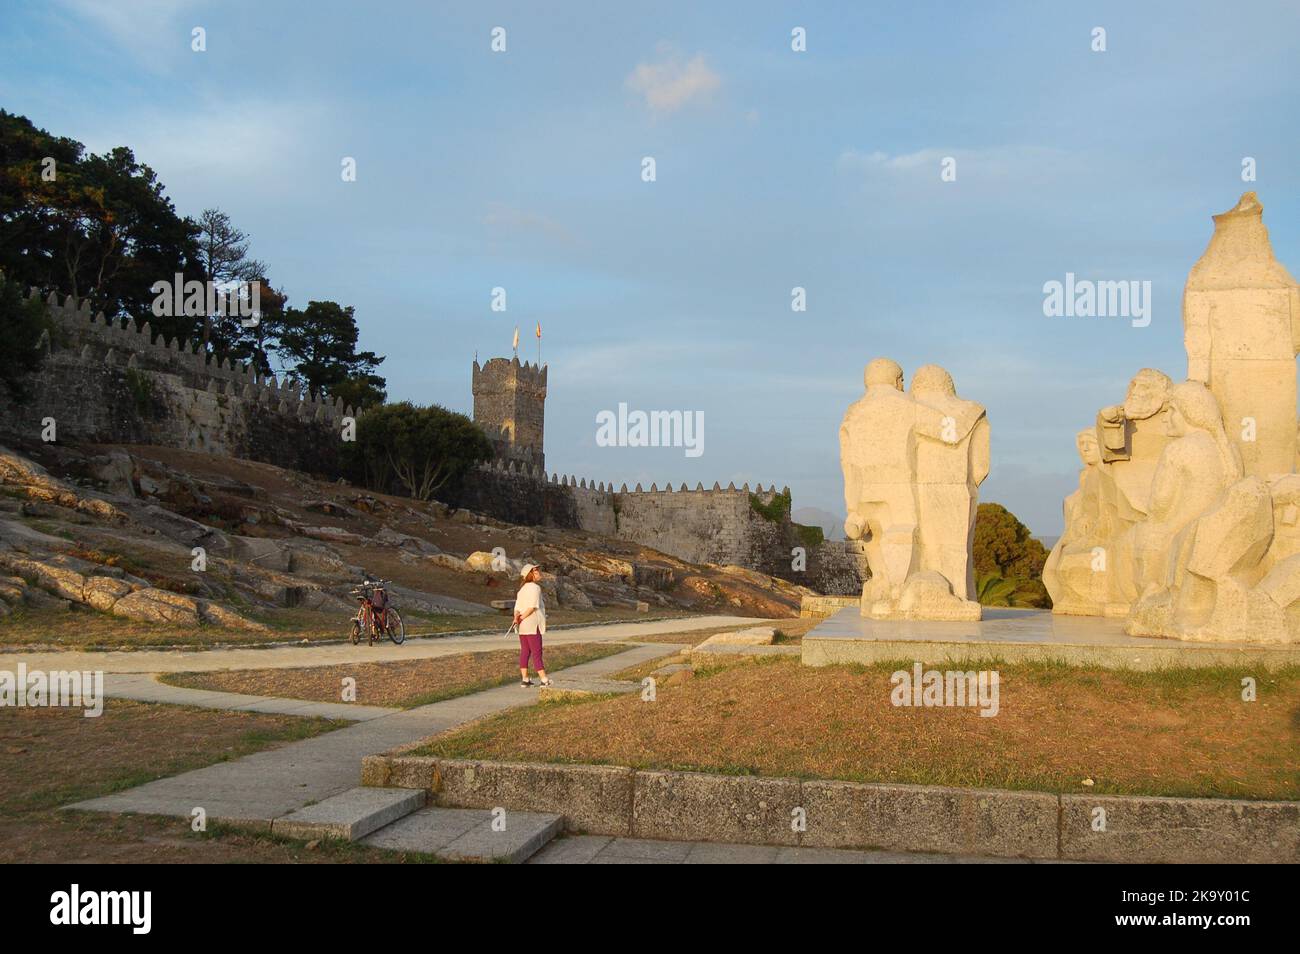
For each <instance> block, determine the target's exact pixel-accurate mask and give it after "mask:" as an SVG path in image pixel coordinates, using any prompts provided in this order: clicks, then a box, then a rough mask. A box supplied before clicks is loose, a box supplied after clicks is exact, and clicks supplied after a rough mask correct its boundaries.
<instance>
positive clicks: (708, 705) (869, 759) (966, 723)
mask: <svg viewBox="0 0 1300 954" xmlns="http://www.w3.org/2000/svg"><path fill="white" fill-rule="evenodd" d="M897 668H900V666H898V665H886V666H874V667H869V668H867V667H849V666H831V667H826V668H819V669H814V668H810V667H805V666H802V665H800V664H799V661H798V660H797V659H789V658H780V657H778V658H773V659H765V660H762V661H757V662H747V663H745V664H741V665H736V664H732V665H727V666H723V667H720V668H713V669H701V670H697V672H696V675H695V677H694V678H691V679H682V680H676V679H674V680H667V681H665V682H664V683H663V684H661V685H660V686H659V688H658V693H657V701H656V702H654V703H645V702H642V701H641V699H640V696H639V695H632V696H624V697H618V698H613V699H607V700H601V701H595V702H589V703H577V704H575V703H568V704H549V703H543V704H542V705H540V706H536V707H532V708H530V709H529V710H528V713H527V715H526V717H520V716H519V715H518V714H511V713H506V714H503V715H501V716H497V717H494V718H492V719H489V720H486V721H484V722H482V723H479V724H476V725H474V726H470V727H467V728H465V729H462V730H460V731H458V732H452V733H449V734H448V735H446V736H442V737H437V738H435V739H433V740H431V742H430V743H429V744H428V745H427V746H425V747H424V748H423V751H425V752H427V753H428V754H435V755H443V756H448V757H458V758H487V759H500V760H520V761H559V762H594V763H607V764H617V765H631V766H635V767H639V768H667V769H690V770H697V771H712V772H725V773H733V774H756V775H768V776H793V777H801V778H833V779H846V780H850V781H863V782H897V783H913V784H927V785H955V786H971V787H993V788H1012V789H1033V790H1042V791H1061V792H1068V793H1081V792H1097V793H1110V794H1121V793H1122V794H1156V795H1178V796H1209V797H1232V798H1263V799H1297V798H1300V757H1297V754H1296V753H1297V752H1298V751H1300V668H1297V667H1292V668H1290V669H1287V670H1283V671H1280V672H1277V673H1273V674H1263V675H1261V674H1260V673H1258V672H1245V671H1241V672H1238V671H1236V670H1230V669H1217V670H1175V671H1170V672H1164V673H1136V672H1116V671H1112V670H1099V669H1097V670H1091V669H1072V668H1069V667H1063V666H1031V665H1019V666H1008V665H999V666H997V667H996V668H997V669H998V671H999V672H1000V675H1001V685H1000V694H999V695H1000V698H999V705H1000V708H999V712H998V714H997V715H996V716H994V717H991V718H990V717H982V716H981V715H980V713H979V710H978V709H977V708H973V707H971V708H967V707H952V708H910V707H901V706H894V705H892V704H891V702H890V693H891V690H892V688H893V686H892V684H891V681H890V674H891V673H892V672H893V671H894V670H895V669H897ZM976 668H979V667H976ZM1247 675H1250V676H1253V677H1254V678H1256V679H1257V680H1258V684H1259V699H1258V701H1256V702H1251V703H1247V702H1243V701H1242V699H1241V679H1242V677H1243V676H1247ZM1085 780H1088V781H1085ZM1088 782H1090V783H1091V784H1088Z"/></svg>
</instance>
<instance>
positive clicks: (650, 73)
mask: <svg viewBox="0 0 1300 954" xmlns="http://www.w3.org/2000/svg"><path fill="white" fill-rule="evenodd" d="M661 54H666V55H665V58H664V59H663V60H661V61H660V62H658V63H638V64H637V66H636V69H634V70H633V71H632V74H631V75H630V76H628V78H627V85H628V88H630V89H632V90H634V91H635V92H637V93H640V94H641V95H642V96H644V97H645V104H646V106H647V107H649V108H650V109H651V110H652V111H654V112H656V113H662V114H668V113H673V112H676V111H677V110H679V109H681V108H682V107H683V106H686V105H687V104H689V103H691V102H696V101H706V100H707V99H708V98H709V97H710V95H712V93H713V92H714V91H715V90H716V89H718V87H720V86H721V85H722V78H721V77H720V76H719V75H718V74H717V73H715V72H714V71H713V70H712V69H710V68H709V65H708V64H707V63H705V62H704V54H703V53H697V54H695V56H694V57H693V58H691V59H690V60H688V61H685V62H683V60H682V58H681V56H680V55H678V54H677V53H675V52H671V51H669V50H661Z"/></svg>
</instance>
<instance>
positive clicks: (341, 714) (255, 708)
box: [104, 672, 402, 722]
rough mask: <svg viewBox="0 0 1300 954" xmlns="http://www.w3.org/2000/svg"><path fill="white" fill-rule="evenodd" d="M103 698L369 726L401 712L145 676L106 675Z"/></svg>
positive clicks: (391, 709) (136, 674) (385, 708)
mask: <svg viewBox="0 0 1300 954" xmlns="http://www.w3.org/2000/svg"><path fill="white" fill-rule="evenodd" d="M104 695H105V696H107V697H108V698H110V699H134V700H135V701H137V702H165V703H168V704H169V705H174V706H197V707H198V708H200V709H228V710H231V711H234V712H270V713H273V714H275V715H296V716H318V717H320V718H322V719H342V720H343V721H345V722H368V721H369V720H371V719H382V718H383V717H384V716H390V715H392V714H393V713H395V712H401V711H402V710H401V709H395V708H389V707H387V706H362V705H356V704H353V703H348V702H311V701H309V700H306V699H281V698H277V697H275V696H249V695H244V694H243V693H238V692H219V691H217V690H215V689H190V688H187V687H185V686H169V685H167V684H166V683H162V682H159V681H158V680H157V679H155V678H154V677H153V676H150V675H146V674H144V673H116V672H110V673H106V674H105V676H104Z"/></svg>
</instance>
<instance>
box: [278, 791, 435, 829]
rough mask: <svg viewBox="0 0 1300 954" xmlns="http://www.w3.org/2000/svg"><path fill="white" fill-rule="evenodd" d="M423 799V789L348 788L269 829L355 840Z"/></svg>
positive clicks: (403, 813) (407, 812) (413, 806)
mask: <svg viewBox="0 0 1300 954" xmlns="http://www.w3.org/2000/svg"><path fill="white" fill-rule="evenodd" d="M424 802H425V792H424V790H423V789H413V788H350V789H348V790H347V791H346V792H340V793H339V794H337V795H332V796H330V797H329V798H326V799H324V800H323V801H319V802H317V803H316V804H315V805H307V806H306V807H304V808H300V809H298V810H297V811H295V812H290V813H289V814H288V815H285V816H284V817H283V818H277V819H275V820H274V821H272V822H271V831H272V833H274V834H276V835H285V836H286V837H289V838H306V839H311V838H342V839H345V840H347V841H358V840H360V839H362V838H364V837H365V836H366V835H369V834H370V833H371V832H372V831H377V830H379V829H381V828H383V827H384V826H385V825H389V824H391V823H392V822H395V821H397V820H398V819H399V818H402V817H403V816H406V815H409V814H411V812H413V811H415V810H416V809H418V808H423V807H424Z"/></svg>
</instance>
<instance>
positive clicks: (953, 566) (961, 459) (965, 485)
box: [911, 364, 989, 600]
mask: <svg viewBox="0 0 1300 954" xmlns="http://www.w3.org/2000/svg"><path fill="white" fill-rule="evenodd" d="M911 394H912V397H913V399H914V400H915V401H916V402H917V404H918V405H919V406H918V407H917V418H916V434H917V442H916V486H917V506H918V510H919V512H920V533H921V555H922V556H921V569H923V570H937V571H938V572H939V573H941V574H943V576H944V578H946V579H947V580H948V582H949V583H951V584H952V591H953V593H954V594H955V595H956V596H958V597H959V598H961V599H963V600H969V599H973V598H974V596H975V567H974V562H973V560H972V559H971V551H972V548H973V546H974V543H975V512H976V510H977V509H978V501H979V485H980V484H981V483H983V482H984V478H985V477H987V476H988V473H989V422H988V416H987V415H986V414H985V412H984V408H983V407H981V406H980V405H979V404H976V403H975V402H974V401H965V400H962V399H961V398H959V397H957V389H956V387H955V386H954V385H953V381H952V375H950V374H949V373H948V372H947V371H945V370H944V369H943V368H941V367H939V366H938V365H935V364H927V365H925V366H924V367H921V368H918V369H917V371H916V374H915V375H914V376H913V378H912V391H911Z"/></svg>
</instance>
